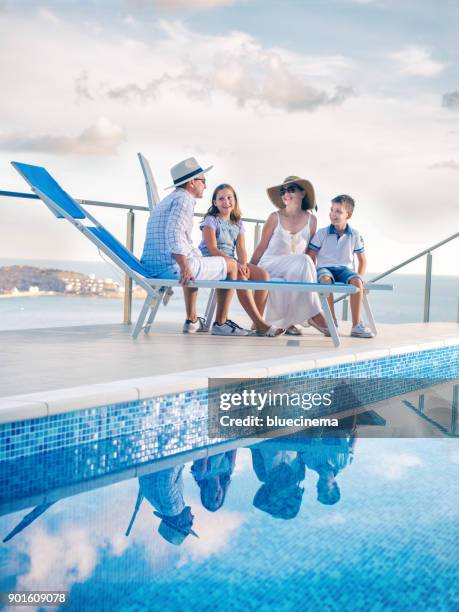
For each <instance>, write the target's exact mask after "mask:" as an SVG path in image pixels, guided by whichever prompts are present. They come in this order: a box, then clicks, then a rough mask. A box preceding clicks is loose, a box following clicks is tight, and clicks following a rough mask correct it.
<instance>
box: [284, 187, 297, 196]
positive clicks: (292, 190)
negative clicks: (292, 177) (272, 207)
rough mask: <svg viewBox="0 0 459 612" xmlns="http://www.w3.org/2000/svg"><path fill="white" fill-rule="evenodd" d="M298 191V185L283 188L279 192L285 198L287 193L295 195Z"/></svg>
mask: <svg viewBox="0 0 459 612" xmlns="http://www.w3.org/2000/svg"><path fill="white" fill-rule="evenodd" d="M297 190H298V191H299V187H298V186H297V185H289V186H288V187H281V188H280V190H279V191H280V194H281V196H283V195H285V194H286V193H295V191H297Z"/></svg>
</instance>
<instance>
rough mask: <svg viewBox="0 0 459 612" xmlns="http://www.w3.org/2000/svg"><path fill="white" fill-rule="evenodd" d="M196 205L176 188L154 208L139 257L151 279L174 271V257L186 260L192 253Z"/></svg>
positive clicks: (188, 196)
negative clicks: (180, 256) (182, 257)
mask: <svg viewBox="0 0 459 612" xmlns="http://www.w3.org/2000/svg"><path fill="white" fill-rule="evenodd" d="M195 204H196V200H195V199H194V198H193V196H192V195H191V194H190V193H189V192H188V191H186V189H181V188H180V187H178V188H177V189H175V191H173V192H172V193H170V194H169V195H168V196H166V197H165V198H164V199H163V200H161V202H160V203H159V204H158V206H156V208H154V209H153V211H152V213H151V215H150V218H149V219H148V224H147V232H146V236H145V245H144V247H143V253H142V258H141V262H142V264H143V265H144V266H145V267H146V268H147V270H148V272H149V273H150V274H151V275H152V276H160V275H162V274H167V273H170V272H171V271H173V270H174V269H175V270H176V269H177V264H176V261H175V258H174V256H173V254H175V255H185V256H186V257H188V256H189V255H191V253H192V252H193V251H195V249H194V247H193V243H192V241H191V230H192V229H193V213H194V207H195Z"/></svg>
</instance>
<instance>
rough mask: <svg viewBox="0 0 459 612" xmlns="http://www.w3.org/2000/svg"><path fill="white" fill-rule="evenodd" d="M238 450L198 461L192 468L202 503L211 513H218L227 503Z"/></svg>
mask: <svg viewBox="0 0 459 612" xmlns="http://www.w3.org/2000/svg"><path fill="white" fill-rule="evenodd" d="M236 453H237V450H236V449H234V450H231V451H228V452H226V453H218V454H216V455H211V456H210V457H206V458H205V459H197V460H196V461H194V462H193V465H192V466H191V473H192V474H193V478H194V480H195V482H196V484H197V485H198V487H199V490H200V493H201V503H202V505H203V506H204V508H205V509H206V510H209V512H216V511H217V510H219V509H220V508H221V507H222V506H223V504H224V503H225V497H226V494H227V492H228V487H229V485H230V482H231V474H232V473H233V471H234V466H235V464H236Z"/></svg>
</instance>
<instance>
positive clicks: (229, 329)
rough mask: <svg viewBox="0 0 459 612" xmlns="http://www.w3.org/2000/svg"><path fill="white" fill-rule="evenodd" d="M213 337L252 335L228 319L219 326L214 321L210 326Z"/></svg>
mask: <svg viewBox="0 0 459 612" xmlns="http://www.w3.org/2000/svg"><path fill="white" fill-rule="evenodd" d="M211 333H212V335H213V336H252V335H253V333H252V332H250V331H249V330H248V329H243V328H242V327H241V326H240V325H238V324H237V323H235V322H234V321H231V320H230V319H228V320H227V321H225V322H224V323H222V324H221V325H219V324H218V323H217V322H216V321H215V323H214V324H213V325H212V332H211Z"/></svg>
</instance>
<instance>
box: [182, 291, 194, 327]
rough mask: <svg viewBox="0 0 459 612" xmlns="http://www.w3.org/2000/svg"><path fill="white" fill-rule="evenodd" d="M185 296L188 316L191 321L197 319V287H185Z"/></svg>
mask: <svg viewBox="0 0 459 612" xmlns="http://www.w3.org/2000/svg"><path fill="white" fill-rule="evenodd" d="M183 297H184V299H185V310H186V318H187V319H188V320H189V321H193V322H195V321H196V320H197V314H196V302H197V299H198V290H197V289H196V287H183Z"/></svg>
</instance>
